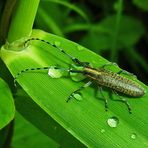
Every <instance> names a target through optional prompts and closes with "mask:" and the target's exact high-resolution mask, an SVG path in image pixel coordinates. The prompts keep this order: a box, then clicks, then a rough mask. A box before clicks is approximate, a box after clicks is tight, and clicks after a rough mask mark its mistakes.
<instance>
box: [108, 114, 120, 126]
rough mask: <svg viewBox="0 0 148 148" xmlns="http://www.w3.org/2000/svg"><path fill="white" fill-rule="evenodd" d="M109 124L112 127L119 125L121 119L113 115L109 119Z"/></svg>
mask: <svg viewBox="0 0 148 148" xmlns="http://www.w3.org/2000/svg"><path fill="white" fill-rule="evenodd" d="M107 124H108V125H109V126H110V127H113V128H114V127H117V125H118V124H119V119H118V118H117V117H111V118H109V119H108V120H107Z"/></svg>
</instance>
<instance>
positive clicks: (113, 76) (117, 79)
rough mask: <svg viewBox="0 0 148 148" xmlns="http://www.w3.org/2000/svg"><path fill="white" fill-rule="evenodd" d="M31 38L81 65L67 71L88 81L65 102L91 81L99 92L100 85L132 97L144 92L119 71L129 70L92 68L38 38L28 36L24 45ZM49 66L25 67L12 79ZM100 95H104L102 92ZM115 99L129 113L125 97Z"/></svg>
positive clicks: (106, 103) (106, 101)
mask: <svg viewBox="0 0 148 148" xmlns="http://www.w3.org/2000/svg"><path fill="white" fill-rule="evenodd" d="M32 40H38V41H41V42H44V43H46V44H48V45H51V46H53V47H55V48H57V49H58V50H59V51H61V52H62V53H64V54H65V55H66V56H68V57H69V58H70V59H71V60H72V61H73V62H74V63H75V64H76V65H77V66H80V67H83V68H82V69H81V70H80V69H76V68H75V69H74V68H70V69H67V71H68V72H71V73H81V74H83V75H84V76H85V79H89V81H88V82H87V83H86V84H84V85H83V86H81V87H80V88H79V89H77V90H75V91H74V92H72V93H71V94H70V96H69V97H68V99H67V102H68V101H69V100H70V99H71V98H75V97H74V96H75V94H76V93H79V92H80V91H81V90H83V89H84V88H86V87H88V86H90V85H91V84H92V83H96V84H97V85H98V88H100V93H101V94H102V86H104V87H108V88H110V89H111V90H112V91H113V92H114V93H115V94H116V95H118V93H117V92H120V93H123V94H126V95H128V96H132V97H141V96H143V95H144V94H145V90H144V88H143V87H142V86H141V85H140V84H138V83H137V82H135V81H133V80H131V79H129V78H127V77H124V76H122V75H120V74H121V73H126V74H129V75H131V73H129V72H126V71H124V70H120V71H119V72H118V73H114V72H112V71H110V70H106V69H105V66H106V65H107V64H106V65H103V66H102V67H101V68H97V69H96V68H93V67H91V66H90V64H89V63H88V62H81V61H80V60H79V59H77V58H75V57H73V56H72V55H70V54H68V53H67V52H65V50H63V49H62V48H60V47H58V46H56V45H54V44H52V43H50V42H48V41H46V40H42V39H39V38H30V39H28V40H26V41H25V42H24V45H26V44H27V43H28V42H29V41H32ZM49 68H50V67H42V68H31V69H29V68H26V69H24V70H22V71H20V72H19V73H18V74H17V75H16V76H15V78H14V81H16V79H17V78H18V76H20V75H21V74H22V73H24V72H27V71H32V70H41V69H49ZM59 69H60V68H59ZM102 96H103V97H104V95H103V94H102ZM116 100H117V101H121V102H123V103H125V104H126V105H127V107H128V110H129V113H131V107H130V104H129V103H128V101H127V99H125V98H122V97H121V96H119V95H118V99H116ZM104 101H105V107H106V109H107V108H108V99H107V98H106V97H104Z"/></svg>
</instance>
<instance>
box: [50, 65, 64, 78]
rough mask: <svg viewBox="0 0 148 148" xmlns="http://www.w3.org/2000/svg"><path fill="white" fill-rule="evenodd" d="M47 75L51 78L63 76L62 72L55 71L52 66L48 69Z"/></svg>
mask: <svg viewBox="0 0 148 148" xmlns="http://www.w3.org/2000/svg"><path fill="white" fill-rule="evenodd" d="M48 75H49V76H50V77H52V78H60V77H62V76H63V72H62V71H61V70H60V69H57V68H56V67H54V66H53V67H50V68H49V70H48Z"/></svg>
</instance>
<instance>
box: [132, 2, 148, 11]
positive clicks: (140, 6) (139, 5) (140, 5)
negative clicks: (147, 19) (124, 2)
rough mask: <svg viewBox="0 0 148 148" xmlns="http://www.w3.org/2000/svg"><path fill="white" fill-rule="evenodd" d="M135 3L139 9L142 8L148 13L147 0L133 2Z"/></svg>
mask: <svg viewBox="0 0 148 148" xmlns="http://www.w3.org/2000/svg"><path fill="white" fill-rule="evenodd" d="M133 3H134V4H135V5H136V6H137V7H139V8H141V9H143V10H145V11H148V1H147V0H133Z"/></svg>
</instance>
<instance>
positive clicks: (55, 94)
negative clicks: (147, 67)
mask: <svg viewBox="0 0 148 148" xmlns="http://www.w3.org/2000/svg"><path fill="white" fill-rule="evenodd" d="M32 37H38V38H41V39H44V40H47V41H50V42H51V43H59V44H58V45H60V48H62V49H64V50H65V51H67V53H69V54H71V55H73V56H75V57H77V58H79V59H80V60H81V61H84V62H90V63H91V65H93V67H96V68H97V67H100V66H101V65H104V64H105V63H108V61H107V60H105V59H104V58H102V57H101V56H99V55H96V54H95V53H93V52H91V51H89V50H87V49H86V48H84V47H81V48H80V45H78V44H76V43H73V42H71V41H68V40H66V39H63V38H61V37H58V36H55V35H52V34H48V33H45V32H43V31H39V30H34V31H33V33H32ZM5 48H6V47H5ZM5 48H4V47H3V48H2V58H3V61H4V62H5V64H6V65H7V67H8V68H9V70H10V71H11V73H12V75H13V76H16V75H17V73H18V72H20V71H21V70H24V69H25V68H33V67H44V66H55V65H60V66H61V67H63V68H68V67H69V65H70V64H71V63H72V62H71V60H70V59H69V58H68V57H66V56H65V55H64V54H63V53H60V51H59V50H58V49H56V48H54V47H52V46H49V45H47V44H44V43H42V42H40V41H32V42H31V43H30V44H29V46H28V47H26V48H22V49H21V48H20V51H16V50H17V48H14V47H11V49H12V50H11V51H10V48H9V50H7V49H5ZM80 49H81V50H80ZM109 69H110V70H112V71H114V72H117V71H119V69H120V68H118V67H116V66H111V67H110V68H109ZM128 77H129V79H133V80H135V79H134V78H132V77H130V76H128ZM17 81H18V83H19V84H20V85H21V86H22V88H23V89H24V90H25V91H26V92H27V94H28V95H29V96H30V97H31V98H32V100H33V101H34V102H35V103H37V104H38V105H39V106H40V108H41V109H42V110H44V111H45V112H46V113H47V114H48V115H49V116H50V117H51V118H53V119H54V120H55V121H56V122H57V123H58V124H60V125H61V126H62V127H63V128H64V129H65V130H67V131H68V132H69V133H70V134H72V135H73V136H74V137H75V138H76V139H78V140H79V141H80V142H82V143H83V144H84V145H85V146H87V147H111V148H112V147H123V146H124V147H127V146H128V147H137V148H138V147H148V140H147V139H148V136H147V135H148V126H147V122H148V116H147V105H148V99H147V97H148V94H147V93H146V94H145V95H144V96H143V97H141V98H139V99H138V98H137V99H132V98H129V103H130V104H131V106H132V109H133V110H132V111H133V114H129V112H128V110H127V107H126V106H125V104H123V103H121V102H117V101H111V100H109V111H108V112H105V107H104V102H103V101H101V100H100V99H96V97H95V94H94V89H95V86H94V87H89V88H86V89H85V90H84V91H83V92H82V97H83V100H81V101H77V100H75V99H73V100H71V101H70V102H69V103H66V100H67V98H68V96H69V95H70V94H71V93H72V92H73V91H75V90H76V89H78V88H79V87H80V86H82V85H83V84H84V82H74V81H72V80H71V79H70V77H67V78H66V77H63V78H59V79H53V78H50V77H49V76H48V74H47V71H46V70H44V71H30V72H26V73H23V74H21V75H20V76H19V77H18V79H17ZM135 81H137V82H138V83H140V84H141V85H142V86H143V87H144V88H145V90H148V87H147V86H145V85H144V84H142V83H141V82H139V81H138V80H135ZM108 92H109V89H107V90H104V91H103V93H104V95H105V96H106V97H108V98H112V97H110V95H108ZM98 95H99V94H98ZM100 97H101V96H100V95H99V98H100ZM113 97H114V98H118V97H117V96H113ZM127 98H128V97H127ZM24 112H25V110H24ZM27 112H29V111H27ZM33 116H37V114H35V115H33ZM111 117H116V118H118V120H119V124H118V125H117V127H116V128H111V127H110V126H109V125H108V124H107V121H108V119H109V118H111ZM41 122H43V123H44V120H43V121H41ZM47 128H48V127H47ZM57 133H58V131H57ZM65 140H66V139H65ZM61 146H62V145H61Z"/></svg>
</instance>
